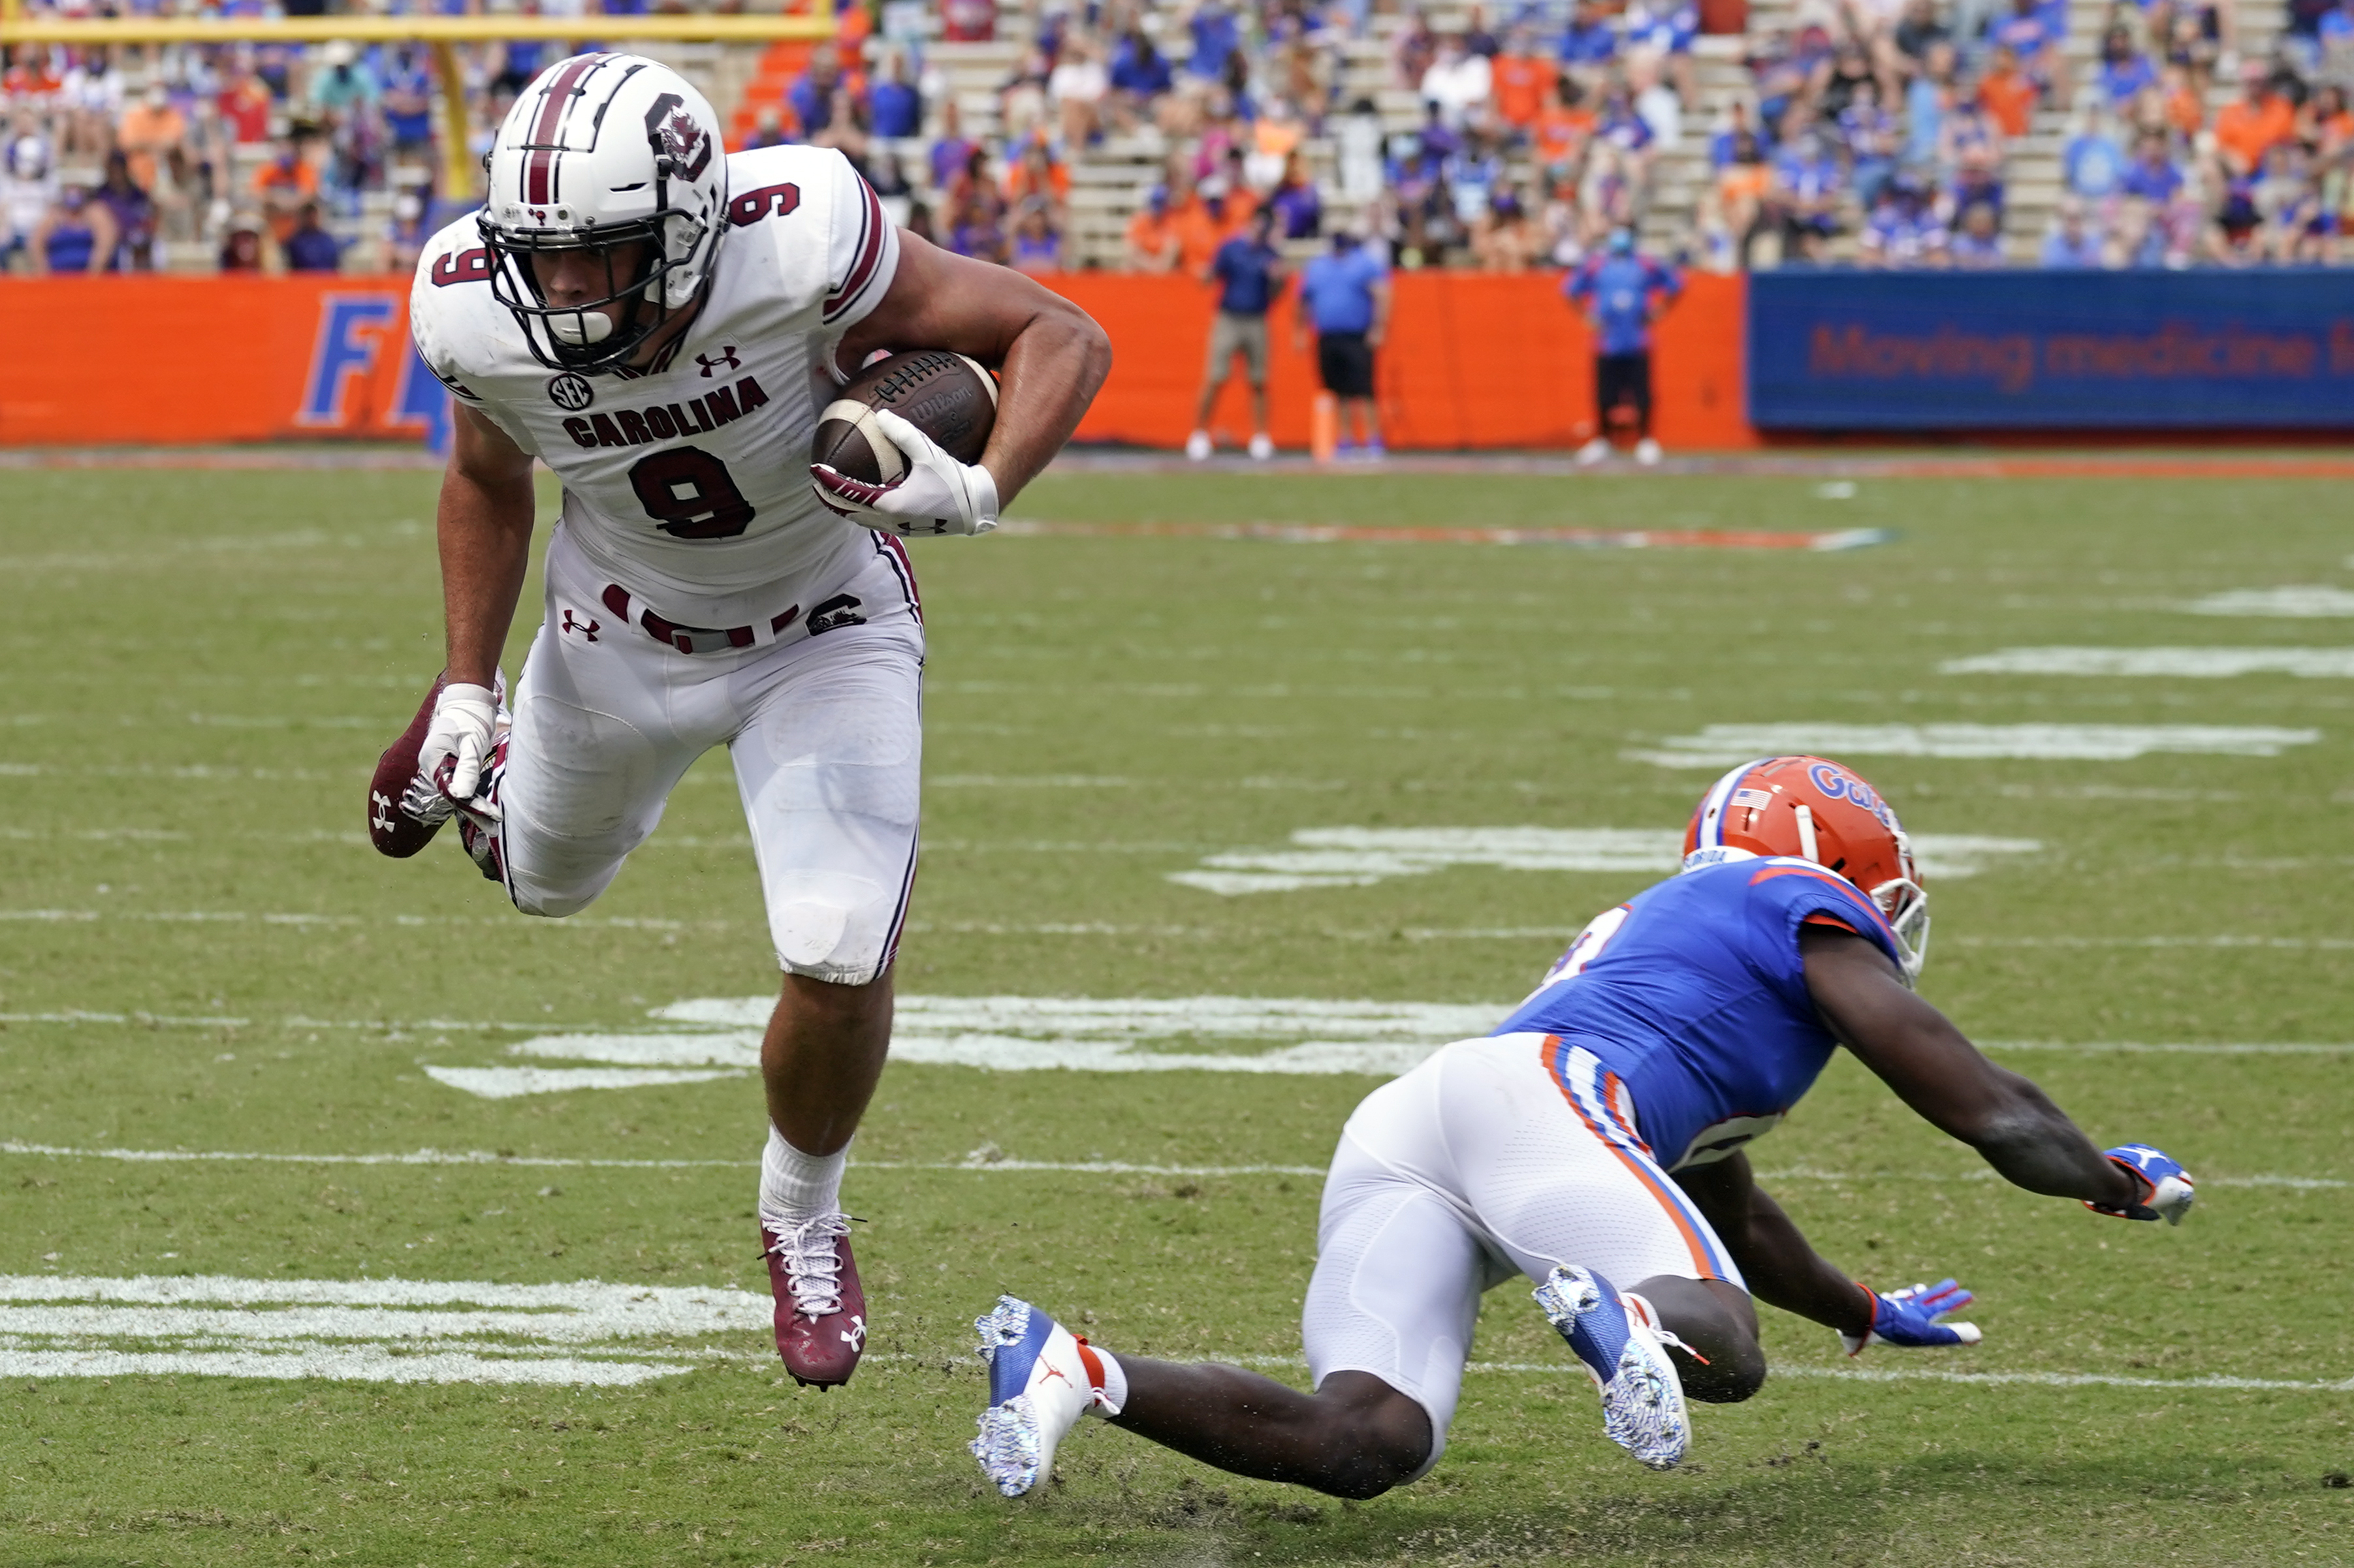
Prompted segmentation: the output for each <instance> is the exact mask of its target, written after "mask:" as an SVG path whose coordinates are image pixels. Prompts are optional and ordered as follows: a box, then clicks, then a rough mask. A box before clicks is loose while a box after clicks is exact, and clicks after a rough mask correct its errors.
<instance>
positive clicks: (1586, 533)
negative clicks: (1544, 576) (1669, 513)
mask: <svg viewBox="0 0 2354 1568" xmlns="http://www.w3.org/2000/svg"><path fill="white" fill-rule="evenodd" d="M997 531H998V532H999V533H1001V534H1012V535H1060V536H1066V537H1068V536H1085V537H1090V538H1182V539H1255V540H1262V541H1267V542H1270V543H1274V544H1279V545H1551V546H1555V547H1557V548H1566V549H1575V550H1811V551H1837V550H1861V549H1865V548H1868V547H1869V546H1873V545H1885V544H1887V543H1888V542H1889V541H1891V540H1893V539H1894V538H1895V537H1896V534H1895V532H1894V531H1893V529H1887V528H1832V529H1817V530H1811V531H1805V532H1770V531H1765V530H1758V529H1745V530H1744V529H1734V528H1550V527H1532V528H1468V527H1453V528H1450V527H1409V526H1399V527H1394V528H1386V527H1380V526H1377V525H1370V524H1352V523H1048V522H1040V521H1034V520H1032V519H1029V518H1008V519H1006V520H1005V521H1003V522H1002V523H1000V524H998V525H997Z"/></svg>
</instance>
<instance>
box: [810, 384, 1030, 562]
mask: <svg viewBox="0 0 2354 1568" xmlns="http://www.w3.org/2000/svg"><path fill="white" fill-rule="evenodd" d="M875 424H876V426H878V427H879V428H880V429H882V431H883V433H884V434H885V436H887V437H889V438H890V440H891V444H892V445H893V446H896V447H897V448H898V449H899V450H900V451H901V452H902V453H904V454H905V455H906V457H907V472H905V473H903V474H901V475H900V476H899V477H898V478H896V479H895V480H893V481H892V482H890V483H888V484H869V483H867V482H865V481H864V480H858V479H852V478H851V477H850V476H849V475H847V474H845V473H843V472H842V471H840V470H838V469H835V468H834V467H832V465H831V464H828V463H822V462H813V463H811V464H810V484H811V487H812V488H814V489H815V490H816V491H817V498H818V499H819V500H820V501H822V502H823V503H825V504H826V505H827V506H828V507H830V508H832V510H833V511H835V512H838V513H840V514H842V515H843V516H844V517H847V518H849V519H850V520H851V521H852V522H853V523H855V524H858V525H859V526H860V527H862V528H873V529H875V530H877V531H878V532H881V533H885V534H925V535H935V534H986V533H988V532H989V531H990V530H991V528H994V527H996V526H997V481H996V480H995V479H993V478H991V475H990V471H988V470H987V469H985V468H983V467H981V465H980V464H979V463H962V462H959V461H957V460H956V459H954V458H952V457H950V456H949V454H948V453H946V452H944V451H942V450H940V448H939V443H938V442H937V441H935V440H932V438H931V437H929V436H928V435H926V434H924V432H923V431H921V430H919V429H917V428H916V427H915V426H914V425H912V424H909V423H908V422H907V420H906V419H903V418H900V417H899V416H898V415H896V414H894V413H893V412H891V410H889V409H888V408H877V409H876V410H875Z"/></svg>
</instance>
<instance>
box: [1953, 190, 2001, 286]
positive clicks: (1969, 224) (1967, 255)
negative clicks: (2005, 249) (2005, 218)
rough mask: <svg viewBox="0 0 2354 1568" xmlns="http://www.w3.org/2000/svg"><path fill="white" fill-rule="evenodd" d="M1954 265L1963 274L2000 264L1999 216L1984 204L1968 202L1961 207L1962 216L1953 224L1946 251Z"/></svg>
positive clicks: (1996, 209)
mask: <svg viewBox="0 0 2354 1568" xmlns="http://www.w3.org/2000/svg"><path fill="white" fill-rule="evenodd" d="M1949 254H1950V255H1951V256H1952V257H1953V259H1954V265H1955V266H1956V267H1957V268H1960V269H1962V270H1966V271H1983V270H1988V269H1991V268H1996V267H1999V266H2001V265H2002V264H2003V254H2002V213H2001V211H2000V209H1999V208H1997V207H1992V206H1990V205H1988V203H1986V202H1982V201H1978V202H1972V203H1970V204H1969V205H1968V206H1967V207H1964V208H1962V216H1961V217H1960V218H1959V219H1957V220H1956V222H1955V224H1954V238H1953V243H1952V245H1951V247H1950V249H1949Z"/></svg>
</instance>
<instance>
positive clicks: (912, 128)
mask: <svg viewBox="0 0 2354 1568" xmlns="http://www.w3.org/2000/svg"><path fill="white" fill-rule="evenodd" d="M866 113H867V118H868V120H869V122H871V128H872V129H873V131H874V132H875V135H877V136H882V137H886V138H888V139H890V140H893V141H901V140H905V139H906V138H907V137H911V136H920V135H922V134H923V133H924V95H923V94H922V93H920V92H918V91H917V90H916V89H915V87H914V85H913V84H911V83H910V82H909V81H908V80H907V57H906V56H904V55H902V54H900V53H899V51H897V50H896V49H894V50H892V51H891V54H890V55H889V57H888V58H885V60H884V62H883V79H882V80H881V81H878V82H876V83H875V85H874V87H873V88H872V89H870V90H868V93H867V97H866Z"/></svg>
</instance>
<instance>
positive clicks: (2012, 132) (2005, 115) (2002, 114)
mask: <svg viewBox="0 0 2354 1568" xmlns="http://www.w3.org/2000/svg"><path fill="white" fill-rule="evenodd" d="M2041 97H2042V93H2041V91H2040V90H2038V89H2037V87H2036V85H2035V82H2034V80H2033V79H2031V78H2030V77H2029V76H2028V74H2027V73H2026V72H2025V71H2023V70H2021V69H2019V56H2018V55H2017V54H2016V53H2015V52H2013V51H2012V50H2011V49H2009V48H2005V47H2000V46H1998V47H1997V48H1996V49H1995V51H1994V63H1993V65H1992V66H1990V67H1989V68H1988V70H1987V73H1986V75H1985V76H1983V77H1981V78H1980V79H1978V106H1979V107H1980V108H1982V109H1984V110H1985V111H1987V115H1988V118H1989V119H1991V120H1993V122H1995V123H1996V124H1997V125H1998V126H2000V127H2001V129H2002V133H2003V134H2004V135H2005V136H2008V137H2009V138H2011V139H2012V140H2014V141H2015V140H2017V139H2018V138H2020V137H2021V136H2024V135H2026V134H2027V132H2028V127H2029V126H2030V125H2031V124H2032V123H2033V122H2034V120H2035V105H2036V102H2037V101H2039V100H2040V99H2041Z"/></svg>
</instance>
